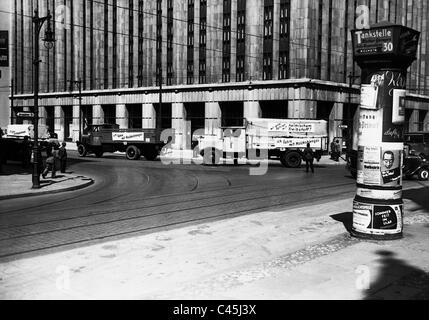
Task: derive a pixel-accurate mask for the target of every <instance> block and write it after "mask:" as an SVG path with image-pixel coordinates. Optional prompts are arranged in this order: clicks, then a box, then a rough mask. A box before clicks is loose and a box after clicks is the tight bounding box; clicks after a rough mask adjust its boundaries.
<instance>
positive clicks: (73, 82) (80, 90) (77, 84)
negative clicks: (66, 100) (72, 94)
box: [67, 78, 82, 141]
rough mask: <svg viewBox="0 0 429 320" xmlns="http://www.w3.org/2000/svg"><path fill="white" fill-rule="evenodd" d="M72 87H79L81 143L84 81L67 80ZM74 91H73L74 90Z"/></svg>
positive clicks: (80, 134)
mask: <svg viewBox="0 0 429 320" xmlns="http://www.w3.org/2000/svg"><path fill="white" fill-rule="evenodd" d="M67 81H68V82H70V83H71V84H72V85H75V86H77V88H78V90H79V141H82V79H81V78H79V80H77V81H76V80H67ZM72 91H73V90H72Z"/></svg>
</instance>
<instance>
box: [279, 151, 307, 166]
mask: <svg viewBox="0 0 429 320" xmlns="http://www.w3.org/2000/svg"><path fill="white" fill-rule="evenodd" d="M280 161H281V163H282V164H283V165H284V166H285V167H290V168H299V167H300V166H301V162H302V157H301V154H300V153H299V152H298V151H290V152H287V153H283V154H282V155H281V156H280Z"/></svg>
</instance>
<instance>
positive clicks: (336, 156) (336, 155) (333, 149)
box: [331, 140, 340, 162]
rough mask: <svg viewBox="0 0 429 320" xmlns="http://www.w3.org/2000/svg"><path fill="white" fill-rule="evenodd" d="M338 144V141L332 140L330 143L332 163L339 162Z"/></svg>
mask: <svg viewBox="0 0 429 320" xmlns="http://www.w3.org/2000/svg"><path fill="white" fill-rule="evenodd" d="M339 158H340V142H339V140H332V142H331V159H332V160H334V161H337V162H338V161H340V160H339Z"/></svg>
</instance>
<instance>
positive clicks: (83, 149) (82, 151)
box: [77, 144, 88, 157]
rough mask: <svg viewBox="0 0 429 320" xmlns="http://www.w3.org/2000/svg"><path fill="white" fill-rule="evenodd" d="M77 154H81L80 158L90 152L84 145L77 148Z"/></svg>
mask: <svg viewBox="0 0 429 320" xmlns="http://www.w3.org/2000/svg"><path fill="white" fill-rule="evenodd" d="M77 153H78V154H79V157H85V156H86V155H87V154H88V151H87V150H86V147H85V146H84V145H83V144H80V145H78V146H77Z"/></svg>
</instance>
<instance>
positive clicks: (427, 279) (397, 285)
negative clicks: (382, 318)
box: [363, 250, 429, 300]
mask: <svg viewBox="0 0 429 320" xmlns="http://www.w3.org/2000/svg"><path fill="white" fill-rule="evenodd" d="M375 253H376V254H377V255H379V256H380V259H379V260H378V261H379V262H380V263H381V268H380V270H379V272H378V277H377V279H376V280H375V281H371V284H370V288H369V290H368V291H367V293H366V295H365V297H363V299H364V300H393V299H395V300H397V299H400V300H427V299H429V273H427V272H425V271H424V270H421V269H419V268H416V267H414V266H412V265H409V264H407V262H406V261H404V260H401V259H398V258H396V257H395V253H393V252H391V251H388V250H378V251H376V252H375Z"/></svg>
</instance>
